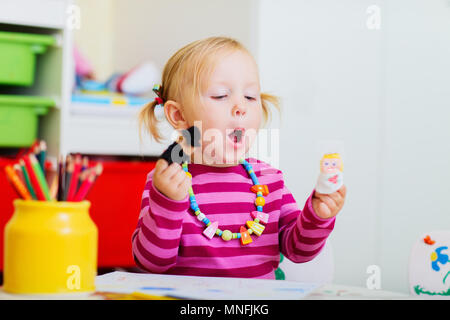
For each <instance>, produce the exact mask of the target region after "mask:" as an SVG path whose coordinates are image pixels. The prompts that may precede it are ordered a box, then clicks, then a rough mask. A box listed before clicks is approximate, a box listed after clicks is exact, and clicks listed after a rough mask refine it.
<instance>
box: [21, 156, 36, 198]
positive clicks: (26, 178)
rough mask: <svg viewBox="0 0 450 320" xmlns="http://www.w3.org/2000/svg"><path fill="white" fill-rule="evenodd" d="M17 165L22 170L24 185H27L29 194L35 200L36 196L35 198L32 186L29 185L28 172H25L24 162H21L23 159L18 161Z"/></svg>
mask: <svg viewBox="0 0 450 320" xmlns="http://www.w3.org/2000/svg"><path fill="white" fill-rule="evenodd" d="M19 165H20V167H21V168H22V172H23V177H24V179H25V184H26V185H27V188H28V191H29V192H30V194H31V197H32V198H33V200H36V199H37V196H36V193H35V192H34V189H33V186H32V185H31V181H30V175H29V174H28V171H27V168H26V167H25V162H24V161H23V159H20V160H19Z"/></svg>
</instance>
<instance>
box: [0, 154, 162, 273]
mask: <svg viewBox="0 0 450 320" xmlns="http://www.w3.org/2000/svg"><path fill="white" fill-rule="evenodd" d="M15 162H16V161H15V160H11V159H2V158H0V191H1V193H0V233H1V234H0V235H1V238H0V245H1V246H0V251H1V256H0V262H1V268H2V269H3V233H4V227H5V224H6V223H7V222H8V220H9V219H10V217H11V216H12V213H13V211H14V207H13V203H12V202H13V200H14V199H16V198H18V196H17V195H16V193H15V191H14V190H13V189H12V187H11V186H10V185H9V182H8V181H7V180H6V175H5V172H4V167H5V166H6V165H8V164H13V163H15ZM95 163H96V161H92V162H91V164H92V165H94V164H95ZM101 163H102V164H103V172H102V175H101V176H100V177H99V178H98V179H97V181H96V182H95V184H94V185H93V187H92V189H91V191H90V192H89V194H88V196H87V197H86V199H87V200H89V201H90V202H91V208H90V215H91V218H92V220H93V221H94V222H95V224H96V225H97V228H98V235H99V239H98V267H124V268H126V267H134V266H135V262H134V260H133V255H132V251H131V235H132V233H133V231H134V229H135V228H136V225H137V221H138V217H139V209H140V206H141V197H142V192H143V190H144V186H145V182H146V178H147V174H148V173H149V172H150V171H151V170H152V169H153V168H154V167H155V164H156V162H155V161H128V160H127V161H104V160H102V161H101Z"/></svg>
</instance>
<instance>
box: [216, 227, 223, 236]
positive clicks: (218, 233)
mask: <svg viewBox="0 0 450 320" xmlns="http://www.w3.org/2000/svg"><path fill="white" fill-rule="evenodd" d="M216 234H217V235H218V236H220V235H221V234H222V230H220V229H219V228H217V230H216Z"/></svg>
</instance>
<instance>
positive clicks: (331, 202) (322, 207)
mask: <svg viewBox="0 0 450 320" xmlns="http://www.w3.org/2000/svg"><path fill="white" fill-rule="evenodd" d="M346 193H347V188H346V187H345V185H343V186H342V187H341V188H340V189H339V190H338V191H336V192H333V193H330V194H324V193H319V192H317V191H315V192H314V196H313V198H312V205H313V209H314V212H315V213H316V214H317V215H318V216H319V217H320V218H322V219H329V218H332V217H334V216H335V215H337V214H338V212H339V211H341V209H342V207H343V206H344V201H345V195H346Z"/></svg>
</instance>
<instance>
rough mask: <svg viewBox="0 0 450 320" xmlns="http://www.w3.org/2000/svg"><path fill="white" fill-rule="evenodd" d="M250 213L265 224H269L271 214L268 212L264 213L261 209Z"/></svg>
mask: <svg viewBox="0 0 450 320" xmlns="http://www.w3.org/2000/svg"><path fill="white" fill-rule="evenodd" d="M250 215H251V216H252V218H254V219H255V220H256V219H258V220H259V221H258V222H262V223H264V224H267V222H268V221H269V215H268V214H267V213H264V212H261V211H252V212H251V213H250Z"/></svg>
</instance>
